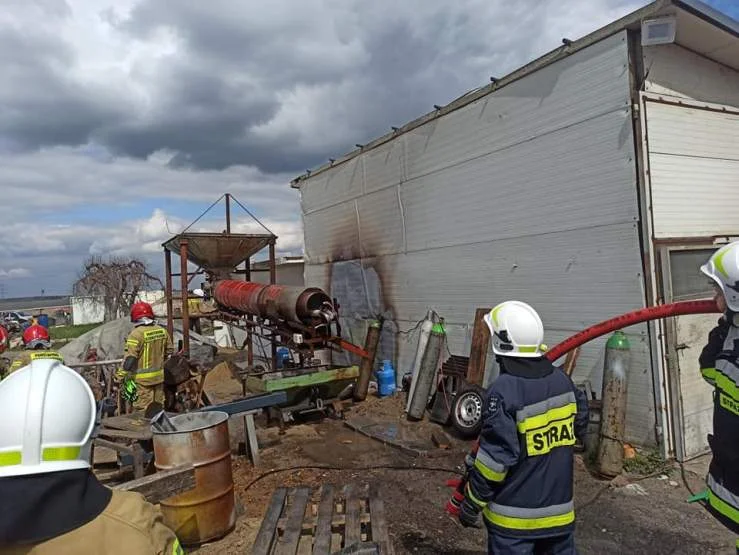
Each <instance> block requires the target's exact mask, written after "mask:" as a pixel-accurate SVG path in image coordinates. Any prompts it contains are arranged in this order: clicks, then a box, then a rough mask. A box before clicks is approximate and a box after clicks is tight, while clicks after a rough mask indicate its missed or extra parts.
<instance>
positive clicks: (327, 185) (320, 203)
mask: <svg viewBox="0 0 739 555" xmlns="http://www.w3.org/2000/svg"><path fill="white" fill-rule="evenodd" d="M362 176H363V171H362V160H361V158H359V157H357V158H353V159H352V160H349V161H348V162H346V163H345V164H341V165H339V166H336V168H335V169H333V170H331V171H327V172H322V173H320V174H318V175H317V176H316V177H315V178H313V179H311V180H310V186H309V187H302V188H301V190H300V191H301V195H300V200H301V205H302V209H303V213H304V214H309V213H311V212H314V211H315V210H320V209H322V208H326V207H327V206H333V205H334V204H337V203H341V202H344V201H346V200H349V199H355V198H357V197H359V196H360V195H362V194H363V192H364V188H363V177H362Z"/></svg>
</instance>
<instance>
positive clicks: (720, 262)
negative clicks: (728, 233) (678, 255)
mask: <svg viewBox="0 0 739 555" xmlns="http://www.w3.org/2000/svg"><path fill="white" fill-rule="evenodd" d="M701 272H703V273H704V274H706V275H707V276H708V277H709V278H711V279H712V280H713V281H715V282H716V285H718V286H719V287H720V288H721V291H723V293H724V298H725V299H726V306H728V307H729V310H731V311H732V312H739V241H734V242H733V243H729V244H728V245H725V246H723V247H721V248H720V249H719V250H717V251H716V252H715V253H713V255H712V256H711V258H710V259H709V260H708V262H706V263H705V264H703V266H701Z"/></svg>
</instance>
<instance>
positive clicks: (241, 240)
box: [164, 231, 275, 279]
mask: <svg viewBox="0 0 739 555" xmlns="http://www.w3.org/2000/svg"><path fill="white" fill-rule="evenodd" d="M274 240H275V236H274V235H269V234H265V233H262V234H247V233H195V232H189V231H188V232H186V233H181V234H179V235H175V236H174V237H172V238H171V239H170V240H169V241H167V242H166V243H164V248H165V249H166V250H167V251H169V252H172V253H174V254H180V253H181V252H182V244H183V243H186V244H187V259H188V260H189V261H190V262H192V263H193V264H196V265H198V266H199V267H201V268H203V269H204V270H206V271H207V272H209V273H211V274H212V275H213V276H214V277H215V278H217V279H218V278H220V279H228V278H230V277H231V273H232V272H233V271H234V269H235V268H236V267H237V266H238V265H239V264H241V263H242V262H244V261H245V260H247V259H248V258H249V257H251V256H253V255H255V254H256V253H257V252H259V251H260V250H262V249H263V248H265V247H267V246H268V245H269V244H270V243H271V242H273V241H274Z"/></svg>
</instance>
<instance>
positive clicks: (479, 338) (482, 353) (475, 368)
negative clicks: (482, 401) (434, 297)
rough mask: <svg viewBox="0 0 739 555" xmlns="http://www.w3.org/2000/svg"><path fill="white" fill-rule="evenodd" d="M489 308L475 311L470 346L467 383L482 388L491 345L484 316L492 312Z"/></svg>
mask: <svg viewBox="0 0 739 555" xmlns="http://www.w3.org/2000/svg"><path fill="white" fill-rule="evenodd" d="M490 310H491V309H489V308H478V309H477V310H476V311H475V325H474V327H473V328H472V345H470V362H469V365H468V366H467V382H468V383H471V384H475V385H479V386H482V380H483V378H484V376H485V361H486V360H487V356H488V346H489V345H490V330H489V329H488V326H487V324H485V321H484V320H483V316H485V314H487V313H488V312H490Z"/></svg>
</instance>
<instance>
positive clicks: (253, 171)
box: [0, 0, 646, 293]
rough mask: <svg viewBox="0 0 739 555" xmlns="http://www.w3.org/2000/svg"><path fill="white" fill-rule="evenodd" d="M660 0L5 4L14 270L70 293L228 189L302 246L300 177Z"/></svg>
mask: <svg viewBox="0 0 739 555" xmlns="http://www.w3.org/2000/svg"><path fill="white" fill-rule="evenodd" d="M645 3H646V0H569V1H568V2H541V1H540V0H521V1H519V2H510V1H503V0H459V1H457V2H449V1H447V0H403V1H398V0H376V1H374V2H367V1H360V0H300V1H298V0H249V1H241V2H235V1H233V0H208V1H207V2H203V1H202V0H172V1H168V2H163V1H161V0H116V1H113V0H66V1H65V0H5V1H4V2H3V9H2V10H1V11H0V71H1V72H2V73H1V74H0V77H1V78H2V83H3V86H2V87H0V190H1V191H2V192H3V195H4V196H3V202H2V203H0V218H2V219H3V222H4V226H5V228H4V229H5V233H4V234H3V235H0V279H1V280H3V281H4V282H6V283H8V284H9V286H8V290H9V291H11V292H12V291H15V292H16V293H22V292H25V291H26V290H31V289H33V290H36V289H38V290H40V289H41V288H45V289H46V290H47V292H50V291H52V290H54V291H60V292H63V291H66V290H68V287H69V285H70V284H69V283H68V282H69V280H70V279H71V277H73V275H74V268H76V267H78V266H79V264H80V261H81V260H82V258H84V257H85V256H87V255H89V254H90V253H100V254H105V253H122V252H130V253H153V251H152V249H153V250H154V251H156V250H158V243H157V241H160V240H162V239H163V238H165V237H166V236H167V235H168V234H170V233H173V232H176V231H178V230H179V228H178V225H185V221H184V220H183V219H182V218H180V217H179V216H178V215H177V214H176V212H175V210H176V208H172V206H171V205H172V203H195V202H197V203H203V205H204V206H207V204H208V203H209V202H210V201H212V200H214V199H215V198H217V197H218V196H219V195H220V194H221V193H223V192H226V191H230V192H233V193H235V194H236V195H237V196H238V197H239V198H240V199H241V200H242V201H243V202H245V203H246V204H247V205H249V206H250V207H253V208H254V209H255V210H256V211H257V212H258V213H259V214H260V215H261V217H263V218H264V219H265V220H267V221H269V222H270V224H271V225H274V226H276V227H277V228H279V230H280V235H281V239H280V240H279V241H278V247H279V248H281V249H282V251H283V252H299V251H300V235H301V225H300V218H299V207H298V199H297V194H296V193H295V191H293V190H291V189H289V187H288V183H289V180H290V178H291V177H294V176H295V175H296V174H298V173H302V172H303V171H304V170H306V169H308V168H312V167H315V166H317V165H319V164H321V163H323V162H325V161H326V160H327V159H328V158H330V157H338V156H339V155H341V154H344V153H346V152H348V151H350V150H352V149H353V148H354V145H355V144H356V143H366V142H367V141H369V140H371V139H372V138H374V137H376V136H378V135H381V134H384V133H386V132H387V131H388V130H389V129H390V127H391V126H400V125H402V124H404V123H406V122H407V121H409V120H411V119H414V118H416V117H418V116H420V115H422V114H424V113H426V112H428V111H430V110H432V109H433V106H434V104H439V105H443V104H445V103H447V102H450V101H451V100H453V99H454V98H456V97H458V96H459V95H461V94H463V93H465V92H466V91H468V90H470V89H474V88H476V87H478V86H481V85H484V84H485V83H487V82H489V78H490V76H498V77H499V76H502V75H504V74H506V73H507V72H509V71H511V70H513V69H515V68H516V67H518V66H520V65H521V64H524V63H526V62H528V61H530V60H531V59H533V58H535V57H536V56H538V55H541V54H543V53H544V52H546V51H548V50H551V49H553V48H556V47H558V46H559V45H560V41H561V38H562V37H565V36H566V37H569V38H573V39H574V38H577V37H579V36H582V35H584V34H586V33H588V32H590V31H592V30H594V29H596V28H598V27H599V26H602V25H604V24H606V23H608V22H609V21H612V20H614V19H616V18H618V17H620V16H622V15H624V14H626V13H627V12H629V11H631V10H633V9H636V8H638V7H639V6H641V5H643V4H645ZM129 207H130V211H131V212H130V214H129V213H127V210H128V209H129ZM113 208H115V210H112V209H113ZM81 212H84V213H85V219H84V221H81V220H80V216H79V214H80V213H81ZM90 212H92V213H93V216H94V217H91V216H90ZM244 225H245V224H244ZM282 238H284V239H282ZM152 256H154V255H153V254H152ZM158 258H161V257H160V256H159V255H158V254H157V260H158ZM157 263H158V262H157ZM50 264H53V265H54V269H53V270H50V269H49V265H50ZM29 276H30V277H29ZM50 276H51V277H50ZM21 278H22V279H21ZM49 279H55V286H54V287H51V286H49V285H48V283H47V281H48V280H49ZM45 280H46V281H45ZM11 282H12V283H11ZM11 285H12V286H11Z"/></svg>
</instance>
